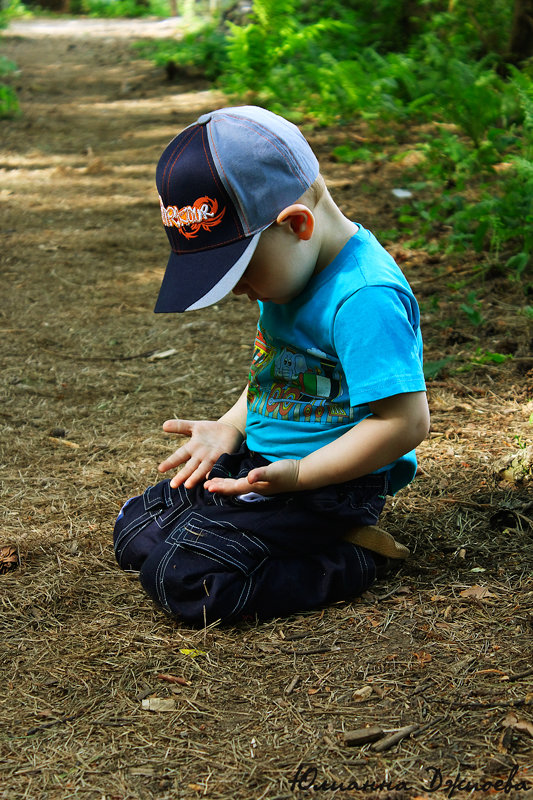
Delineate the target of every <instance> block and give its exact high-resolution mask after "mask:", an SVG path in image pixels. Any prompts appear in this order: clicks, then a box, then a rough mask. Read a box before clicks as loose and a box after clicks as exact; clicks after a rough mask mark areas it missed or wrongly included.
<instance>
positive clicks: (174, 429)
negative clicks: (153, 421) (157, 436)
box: [163, 419, 194, 436]
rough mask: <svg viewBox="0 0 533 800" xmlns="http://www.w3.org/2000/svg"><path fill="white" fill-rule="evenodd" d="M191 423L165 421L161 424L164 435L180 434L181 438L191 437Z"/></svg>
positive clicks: (186, 421) (174, 420)
mask: <svg viewBox="0 0 533 800" xmlns="http://www.w3.org/2000/svg"><path fill="white" fill-rule="evenodd" d="M193 424H194V423H193V421H192V420H190V419H167V420H166V422H163V430H164V431H165V432H166V433H180V434H182V435H183V436H191V435H192V430H193Z"/></svg>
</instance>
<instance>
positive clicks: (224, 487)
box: [204, 478, 255, 496]
mask: <svg viewBox="0 0 533 800" xmlns="http://www.w3.org/2000/svg"><path fill="white" fill-rule="evenodd" d="M204 489H207V491H208V492H216V493H217V494H223V495H228V496H229V495H236V494H246V493H247V492H249V491H250V484H249V483H248V478H211V479H210V480H208V481H206V482H205V483H204ZM254 490H255V487H254Z"/></svg>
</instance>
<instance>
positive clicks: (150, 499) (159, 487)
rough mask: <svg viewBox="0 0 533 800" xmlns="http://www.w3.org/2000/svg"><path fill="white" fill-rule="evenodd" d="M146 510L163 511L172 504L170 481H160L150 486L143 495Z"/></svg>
mask: <svg viewBox="0 0 533 800" xmlns="http://www.w3.org/2000/svg"><path fill="white" fill-rule="evenodd" d="M142 498H143V505H144V510H145V511H151V512H152V513H154V512H156V511H163V509H165V508H170V506H171V505H172V496H171V492H170V481H168V480H167V481H160V482H159V483H156V485H155V486H149V487H148V489H146V490H145V491H144V493H143V495H142Z"/></svg>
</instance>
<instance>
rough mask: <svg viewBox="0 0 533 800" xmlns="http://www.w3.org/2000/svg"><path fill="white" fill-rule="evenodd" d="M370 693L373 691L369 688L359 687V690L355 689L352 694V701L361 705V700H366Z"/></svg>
mask: <svg viewBox="0 0 533 800" xmlns="http://www.w3.org/2000/svg"><path fill="white" fill-rule="evenodd" d="M372 691H373V689H372V687H371V686H361V688H360V689H356V690H355V692H354V693H353V694H352V700H355V701H356V703H362V702H363V700H368V698H369V697H370V695H371V694H372Z"/></svg>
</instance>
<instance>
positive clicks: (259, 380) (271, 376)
mask: <svg viewBox="0 0 533 800" xmlns="http://www.w3.org/2000/svg"><path fill="white" fill-rule="evenodd" d="M248 408H249V410H250V411H252V412H255V413H256V414H261V415H262V416H265V417H272V418H276V419H278V418H284V419H287V420H296V421H301V422H315V423H325V424H327V423H329V424H331V423H333V424H335V423H339V422H350V421H353V419H354V415H353V410H352V409H351V408H350V403H349V396H348V389H347V385H346V379H345V377H344V373H343V372H342V370H341V367H340V364H339V362H338V360H336V359H333V358H331V357H329V356H327V355H326V354H325V353H319V352H318V351H316V350H299V349H297V348H295V347H292V346H291V347H287V346H286V344H284V343H283V342H279V341H276V340H275V339H274V338H272V337H270V336H267V334H265V332H264V331H262V330H261V328H260V327H258V328H257V335H256V339H255V347H254V355H253V359H252V366H251V368H250V383H249V389H248Z"/></svg>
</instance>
